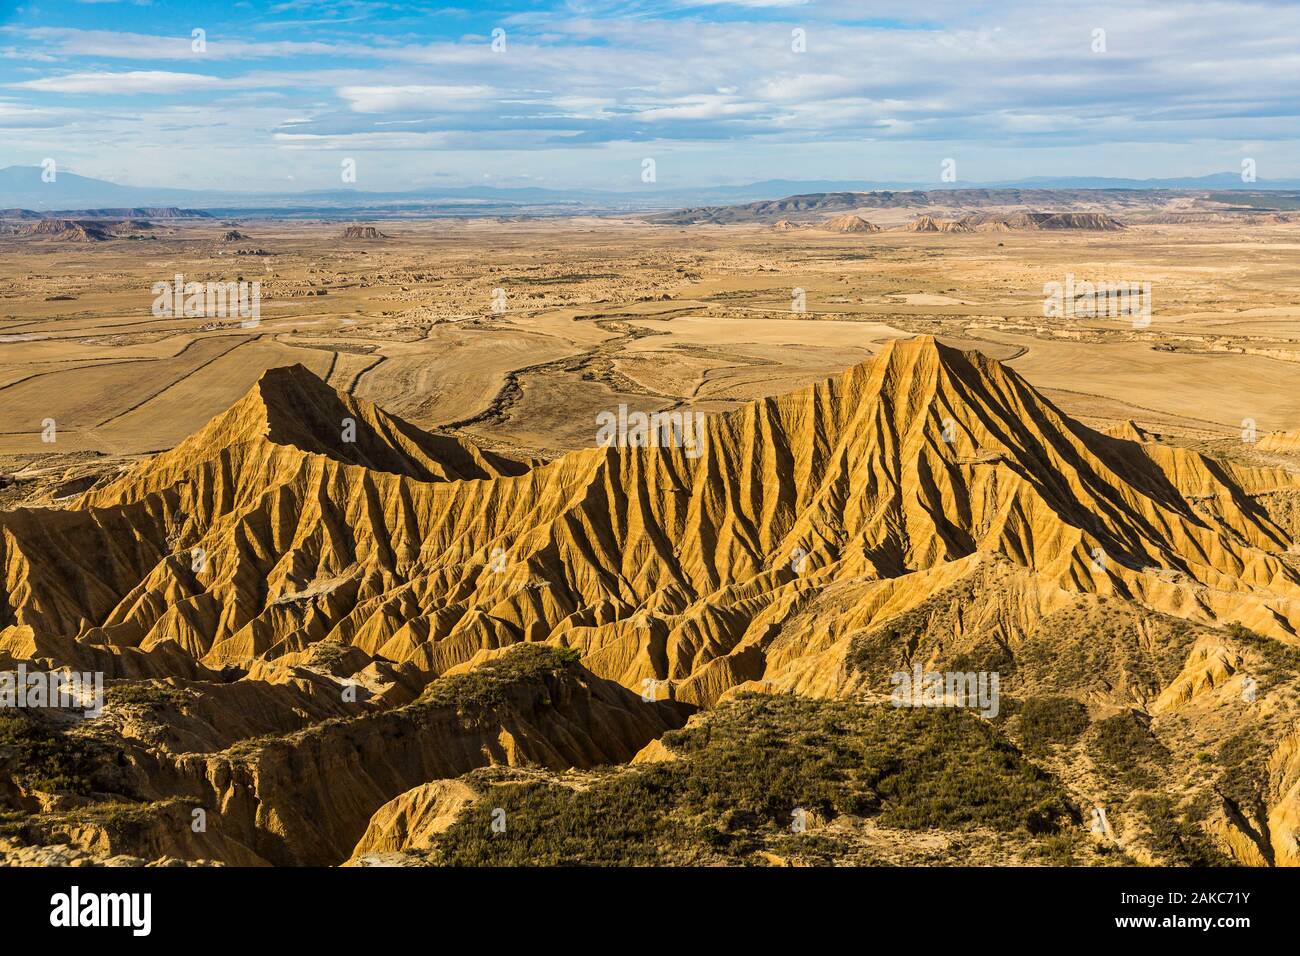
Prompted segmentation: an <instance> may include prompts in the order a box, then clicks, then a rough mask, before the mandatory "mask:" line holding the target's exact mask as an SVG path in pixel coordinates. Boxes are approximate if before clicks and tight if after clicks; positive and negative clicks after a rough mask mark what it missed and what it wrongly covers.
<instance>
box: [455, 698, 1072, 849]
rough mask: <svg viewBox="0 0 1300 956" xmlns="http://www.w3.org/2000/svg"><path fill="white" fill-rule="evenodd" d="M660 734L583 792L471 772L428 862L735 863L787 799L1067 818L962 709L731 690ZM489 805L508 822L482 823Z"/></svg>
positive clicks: (1028, 827)
mask: <svg viewBox="0 0 1300 956" xmlns="http://www.w3.org/2000/svg"><path fill="white" fill-rule="evenodd" d="M663 742H664V744H665V746H667V747H668V748H669V749H670V750H672V751H673V752H674V753H676V754H677V755H678V759H676V760H673V761H668V762H664V763H656V764H650V765H646V766H633V767H626V768H622V769H618V770H611V771H608V772H605V773H603V774H601V775H599V776H598V777H597V778H596V779H595V780H594V781H592V782H591V783H590V784H589V785H585V786H583V787H581V788H572V787H569V786H566V785H565V784H563V783H561V782H549V783H548V782H538V781H536V780H527V781H523V782H516V783H504V784H503V783H500V782H499V781H497V779H496V778H495V777H493V776H491V775H488V776H484V775H483V774H478V776H479V777H480V785H481V788H482V789H483V790H484V791H485V792H486V795H485V796H484V797H483V798H482V799H481V800H480V801H479V803H478V804H476V805H475V807H473V808H472V809H471V810H470V811H469V812H468V813H466V814H465V815H463V816H462V818H461V819H460V820H459V821H457V823H456V824H454V825H453V826H452V827H451V828H450V829H449V830H447V831H446V833H444V834H443V835H442V836H441V837H440V839H439V842H438V844H437V845H436V847H435V849H434V851H433V859H434V860H436V861H437V862H442V863H449V864H456V865H483V864H488V865H499V866H517V865H555V864H572V863H597V864H619V863H623V864H651V863H665V862H674V863H692V862H696V863H698V862H716V861H719V860H723V861H725V860H731V861H734V860H736V859H738V858H741V857H746V856H748V855H750V854H752V853H753V852H754V851H755V850H756V849H760V848H763V847H765V846H768V845H769V844H771V845H773V846H776V845H778V844H777V842H776V841H781V840H783V839H784V838H786V837H789V836H793V834H792V833H791V823H792V820H793V819H794V818H793V813H794V811H795V810H796V808H798V809H802V810H804V811H807V812H808V814H809V816H810V817H812V816H817V817H821V818H823V819H830V818H834V817H836V816H841V815H851V816H874V817H876V818H877V819H878V820H879V821H880V822H881V823H882V824H885V825H887V826H892V827H900V828H908V829H927V828H935V827H943V828H966V827H972V826H984V827H991V828H993V829H997V830H1003V831H1020V832H1023V833H1026V834H1045V833H1052V832H1057V831H1059V830H1060V828H1061V827H1062V825H1063V824H1065V823H1067V822H1071V821H1074V820H1077V814H1076V813H1075V811H1074V810H1073V808H1071V807H1070V805H1069V803H1068V801H1067V799H1066V797H1065V794H1064V792H1063V791H1062V789H1061V788H1060V786H1059V785H1058V784H1057V782H1056V781H1055V780H1054V779H1052V778H1051V777H1050V776H1049V775H1048V774H1046V773H1045V772H1044V771H1042V770H1040V769H1039V768H1037V767H1034V766H1033V765H1032V764H1029V763H1027V762H1026V761H1025V760H1024V759H1023V758H1022V757H1021V755H1020V753H1019V751H1017V750H1016V749H1015V748H1014V747H1013V746H1011V745H1010V744H1009V743H1007V742H1006V741H1005V740H1003V739H1001V738H1000V737H999V736H998V735H997V733H996V731H995V730H994V729H993V727H992V726H990V724H989V723H988V722H987V721H982V720H980V719H979V718H977V717H975V716H973V715H972V714H969V713H966V712H964V711H958V710H951V709H942V710H931V709H924V708H894V707H891V706H880V705H866V704H861V703H855V702H848V701H825V700H809V699H805V698H798V697H793V696H779V697H768V696H759V695H741V696H740V697H738V698H737V699H736V700H735V701H733V702H731V703H728V704H726V705H723V706H722V707H720V708H719V709H717V710H716V711H714V712H712V713H711V714H710V715H709V719H708V720H706V721H703V722H701V723H700V724H698V725H696V726H693V727H690V728H688V729H683V730H678V731H674V732H671V733H669V734H666V735H665V736H664V738H663ZM496 808H501V809H503V810H505V813H506V821H507V832H506V833H493V832H492V828H491V821H492V813H493V810H495V809H496ZM807 835H809V834H805V835H802V836H807ZM802 836H801V837H800V840H802ZM781 845H783V844H781ZM808 846H809V847H813V846H814V845H813V844H811V843H810V844H808ZM816 846H817V847H820V849H819V850H818V852H819V853H823V854H824V852H825V850H826V847H825V846H824V845H822V844H816ZM778 852H779V851H778Z"/></svg>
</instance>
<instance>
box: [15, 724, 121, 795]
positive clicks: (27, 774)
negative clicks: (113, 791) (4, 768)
mask: <svg viewBox="0 0 1300 956" xmlns="http://www.w3.org/2000/svg"><path fill="white" fill-rule="evenodd" d="M101 750H102V748H101V747H100V745H99V744H97V743H96V742H95V741H93V740H91V739H90V738H87V737H84V736H80V735H75V734H71V733H67V732H65V731H62V730H58V729H56V728H54V727H52V726H50V725H48V724H45V723H43V722H41V721H38V720H34V719H32V718H30V717H28V716H26V715H24V714H0V752H2V753H4V754H5V755H6V756H7V757H8V758H9V759H8V763H9V769H10V772H11V773H12V774H13V776H14V779H15V780H17V781H18V782H19V783H21V784H23V785H24V786H26V787H29V788H31V789H33V790H39V791H42V792H44V793H76V794H88V793H90V792H91V789H92V787H93V781H94V776H95V772H96V769H97V767H98V764H99V757H100V754H101Z"/></svg>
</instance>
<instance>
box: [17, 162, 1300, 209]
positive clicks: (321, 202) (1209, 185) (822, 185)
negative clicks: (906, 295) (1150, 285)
mask: <svg viewBox="0 0 1300 956" xmlns="http://www.w3.org/2000/svg"><path fill="white" fill-rule="evenodd" d="M977 188H986V189H993V188H996V189H1007V188H1021V189H1143V190H1150V189H1199V190H1211V189H1212V190H1244V191H1251V190H1254V191H1260V190H1277V189H1300V179H1279V180H1267V181H1260V182H1255V183H1243V182H1242V181H1241V177H1240V176H1239V175H1238V174H1236V173H1231V172H1228V173H1214V174H1211V175H1208V176H1195V177H1181V178H1172V179H1112V178H1106V177H1096V176H1093V177H1069V176H1063V177H1033V178H1030V179H1021V180H1014V181H1007V182H1000V183H971V182H959V183H941V184H935V183H908V182H895V181H876V180H843V181H840V180H788V179H769V180H764V181H762V182H755V183H747V184H744V185H731V186H700V187H689V188H673V187H671V186H668V185H665V184H648V185H646V186H645V188H644V189H638V190H629V191H621V192H620V191H613V190H595V189H548V188H544V187H537V186H527V187H499V186H454V187H435V186H429V187H423V188H419V189H410V190H399V191H385V192H371V191H365V190H360V189H325V190H311V191H305V192H242V191H233V190H232V191H223V190H201V189H175V188H171V187H154V186H123V185H120V184H118V183H112V182H107V181H105V180H101V179H92V178H90V177H88V176H79V175H77V174H76V173H71V172H64V171H59V172H58V173H57V175H56V178H55V181H54V182H48V183H47V182H44V181H43V180H42V178H41V168H40V167H39V166H9V167H6V168H4V169H0V208H4V207H17V208H22V209H29V210H32V211H34V212H38V213H40V214H41V215H58V214H60V213H56V212H55V210H59V211H60V212H64V213H66V212H68V211H73V210H80V212H78V213H77V214H78V215H83V216H84V215H87V213H86V212H85V210H91V209H97V208H103V207H113V208H114V209H115V210H116V209H120V208H130V209H136V210H138V209H141V208H147V207H160V206H184V207H189V208H191V209H195V208H197V209H206V210H209V211H210V212H212V213H214V214H217V215H221V214H231V215H250V214H263V215H271V216H293V215H304V214H310V215H314V216H322V217H328V218H344V217H348V218H352V217H356V216H357V215H359V214H360V215H369V216H373V217H394V216H397V217H400V216H421V215H470V216H481V215H503V214H505V215H508V214H511V213H514V212H523V211H527V212H528V213H530V214H534V215H536V214H553V215H564V214H571V213H573V212H584V213H586V212H617V211H620V210H626V211H640V210H647V209H660V210H663V209H674V208H677V207H681V206H691V205H696V206H698V205H703V204H725V203H744V202H755V201H761V200H770V199H781V198H784V197H787V196H792V195H798V194H809V193H846V192H864V191H871V190H880V189H887V190H929V191H938V190H944V189H968V190H969V189H977ZM151 218H157V217H151Z"/></svg>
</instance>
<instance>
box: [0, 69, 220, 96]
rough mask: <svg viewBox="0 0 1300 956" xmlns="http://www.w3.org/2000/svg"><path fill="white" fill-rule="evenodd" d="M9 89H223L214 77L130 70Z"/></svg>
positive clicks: (105, 91) (106, 91)
mask: <svg viewBox="0 0 1300 956" xmlns="http://www.w3.org/2000/svg"><path fill="white" fill-rule="evenodd" d="M9 85H10V86H11V87H15V88H17V89H24V90H37V91H39V92H41V93H98V94H109V93H118V94H125V95H134V94H136V93H185V92H189V91H191V90H211V89H216V88H218V87H220V86H222V85H223V81H222V80H221V79H220V78H218V77H215V76H207V75H204V74H202V73H168V72H166V71H164V70H132V71H130V72H128V73H66V74H64V75H63V76H47V77H42V78H41V79H39V80H25V81H23V82H21V83H10V84H9Z"/></svg>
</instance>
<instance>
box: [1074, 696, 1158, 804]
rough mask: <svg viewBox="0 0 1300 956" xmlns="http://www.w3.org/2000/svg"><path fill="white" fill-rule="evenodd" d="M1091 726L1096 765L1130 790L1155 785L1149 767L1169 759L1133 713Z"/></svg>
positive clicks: (1154, 779) (1145, 724) (1151, 767)
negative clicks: (1100, 766)
mask: <svg viewBox="0 0 1300 956" xmlns="http://www.w3.org/2000/svg"><path fill="white" fill-rule="evenodd" d="M1094 726H1095V728H1096V736H1095V737H1094V739H1093V743H1092V753H1093V757H1094V758H1095V759H1096V761H1097V762H1098V763H1099V764H1101V765H1102V766H1103V767H1105V768H1107V769H1109V770H1110V771H1112V772H1113V773H1114V774H1115V775H1116V776H1117V777H1118V778H1119V780H1120V781H1121V782H1123V783H1124V784H1126V785H1127V786H1129V787H1131V788H1150V787H1154V786H1156V782H1157V781H1156V775H1155V773H1154V771H1153V768H1154V767H1155V766H1156V765H1158V764H1159V763H1160V762H1161V761H1164V760H1167V759H1168V758H1169V751H1168V750H1166V749H1165V748H1164V746H1163V745H1162V744H1161V743H1160V741H1158V740H1156V738H1155V735H1153V734H1152V733H1151V730H1150V728H1149V727H1148V726H1147V723H1146V721H1145V720H1144V719H1143V718H1142V717H1140V716H1139V715H1138V713H1137V712H1136V711H1131V710H1130V711H1125V712H1124V713H1122V714H1116V715H1115V716H1114V717H1108V718H1106V719H1105V720H1101V721H1098V722H1097V723H1096V724H1095V725H1094Z"/></svg>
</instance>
